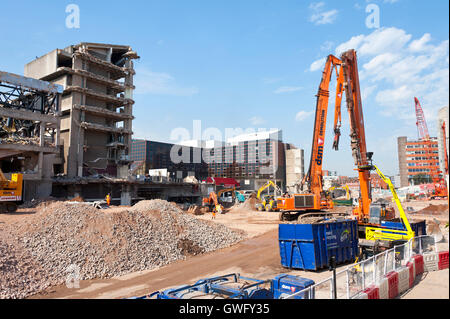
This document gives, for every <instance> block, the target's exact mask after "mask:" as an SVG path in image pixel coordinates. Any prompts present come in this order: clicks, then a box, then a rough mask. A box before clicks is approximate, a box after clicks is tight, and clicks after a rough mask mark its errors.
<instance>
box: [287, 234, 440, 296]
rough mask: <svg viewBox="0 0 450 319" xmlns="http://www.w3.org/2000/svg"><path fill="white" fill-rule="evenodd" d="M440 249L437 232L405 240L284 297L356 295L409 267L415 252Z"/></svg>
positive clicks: (424, 252)
mask: <svg viewBox="0 0 450 319" xmlns="http://www.w3.org/2000/svg"><path fill="white" fill-rule="evenodd" d="M438 252H439V250H438V246H437V244H436V241H435V238H434V237H433V236H428V235H424V236H418V237H414V238H412V239H411V240H409V241H408V242H407V243H405V244H402V245H398V246H395V247H393V248H391V249H389V250H386V251H384V252H382V253H379V254H377V255H374V256H372V257H370V258H368V259H365V260H362V261H360V262H358V263H354V264H352V265H350V266H347V267H346V268H345V269H343V270H340V271H336V273H335V274H334V272H333V275H332V276H331V277H330V278H328V279H325V280H322V281H321V282H319V283H316V284H314V285H312V286H309V287H307V288H305V289H303V290H301V291H298V292H296V293H294V294H292V295H289V296H286V297H284V298H283V299H293V298H295V297H297V296H300V295H301V296H303V298H308V299H352V298H354V297H355V296H357V295H358V294H360V293H361V292H362V291H363V290H365V289H366V288H369V287H370V286H371V285H380V284H383V283H382V282H383V280H385V276H386V275H387V274H389V273H390V272H392V271H397V270H398V269H401V268H402V267H406V266H407V264H408V262H410V260H411V257H412V256H414V255H419V254H427V253H438ZM334 282H336V284H334ZM380 293H381V292H380Z"/></svg>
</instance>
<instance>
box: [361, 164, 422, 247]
mask: <svg viewBox="0 0 450 319" xmlns="http://www.w3.org/2000/svg"><path fill="white" fill-rule="evenodd" d="M373 168H374V169H375V171H376V172H377V174H378V175H379V176H380V178H381V179H382V180H383V182H385V183H386V184H387V185H388V186H389V190H390V191H391V193H392V196H393V200H394V202H395V203H396V204H397V208H398V211H399V214H400V219H401V221H402V222H403V225H404V227H405V230H396V229H390V228H382V227H366V239H367V240H388V241H396V240H405V241H408V240H410V239H411V238H414V231H413V230H412V228H411V225H410V224H409V221H408V218H407V217H406V214H405V211H404V210H403V207H402V204H401V203H400V199H399V198H398V195H397V192H396V190H395V187H394V185H393V184H392V182H391V180H390V178H388V177H386V176H384V174H383V173H382V172H381V171H380V169H379V168H378V167H377V166H376V165H373ZM387 210H388V208H386V207H385V206H384V205H382V204H377V203H371V205H370V215H371V216H374V215H377V216H378V215H380V216H386V215H387Z"/></svg>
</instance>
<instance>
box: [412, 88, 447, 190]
mask: <svg viewBox="0 0 450 319" xmlns="http://www.w3.org/2000/svg"><path fill="white" fill-rule="evenodd" d="M414 103H415V110H416V120H417V121H416V125H417V131H418V135H419V140H420V141H422V142H423V143H424V144H425V149H426V150H425V155H427V156H426V157H427V163H428V164H429V166H428V173H429V174H428V175H429V176H430V178H431V181H432V183H433V185H434V190H433V191H432V192H429V193H428V194H427V198H428V199H442V198H448V190H447V183H446V182H445V180H444V178H443V177H442V172H441V171H439V170H438V169H437V168H436V165H434V163H435V162H436V160H435V159H434V157H435V154H433V152H432V150H431V147H432V144H433V141H432V140H431V138H430V134H429V132H428V126H427V122H426V120H425V115H424V112H423V109H422V106H421V105H420V102H419V100H418V99H417V97H414ZM441 129H443V130H444V145H445V148H446V147H447V143H446V136H445V135H446V134H445V122H443V126H442V127H441ZM445 148H444V149H445ZM445 156H447V151H446V150H445ZM447 165H448V164H447ZM446 170H447V172H448V166H447V168H446Z"/></svg>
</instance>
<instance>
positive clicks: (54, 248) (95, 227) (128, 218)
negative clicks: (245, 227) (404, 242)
mask: <svg viewBox="0 0 450 319" xmlns="http://www.w3.org/2000/svg"><path fill="white" fill-rule="evenodd" d="M8 226H10V227H8V229H5V228H4V229H2V232H3V231H5V232H6V233H7V234H9V235H5V234H1V235H2V236H1V237H0V238H2V239H3V238H10V239H11V240H9V243H4V242H1V241H0V245H1V246H0V254H1V255H2V256H0V258H1V259H0V261H1V262H0V286H1V293H0V298H24V297H26V296H29V295H32V294H35V293H38V292H40V291H42V290H44V289H46V288H48V287H49V286H53V285H59V284H63V283H64V282H65V280H66V276H67V269H68V267H79V270H80V280H86V279H93V278H110V277H114V276H120V275H124V274H127V273H130V272H135V271H142V270H146V269H154V268H157V267H161V266H164V265H167V264H169V263H171V262H173V261H176V260H179V259H184V258H186V256H189V255H197V254H200V253H203V252H209V251H213V250H216V249H220V248H224V247H228V246H230V245H233V244H235V243H237V242H239V241H241V240H242V239H244V235H243V234H240V233H238V232H236V231H233V230H231V229H229V228H227V227H226V226H224V225H222V224H216V223H212V222H209V221H205V220H200V219H197V218H195V217H193V216H192V215H190V214H187V213H185V212H183V211H182V210H181V209H179V208H178V207H177V206H176V205H174V204H171V203H168V202H167V201H164V200H145V201H141V202H138V203H137V204H136V205H134V206H133V207H131V208H124V209H123V210H121V209H118V208H117V207H116V208H114V209H113V210H111V211H109V212H108V209H106V210H98V209H96V208H94V207H93V206H92V205H89V204H88V203H82V202H54V203H52V204H50V205H48V206H43V207H42V209H37V210H36V214H34V215H33V216H31V217H30V218H27V219H24V220H21V221H20V222H18V223H16V224H11V225H8ZM16 250H17V251H23V254H24V256H27V257H26V258H22V257H17V258H15V257H14V256H15V254H14V253H13V252H14V251H16ZM4 252H7V253H4ZM4 255H7V256H8V257H5V256H4ZM19 260H20V262H19ZM22 260H23V262H24V263H26V264H28V265H32V264H36V265H39V267H31V266H30V267H28V268H27V267H23V266H22V265H21V262H22ZM73 265H74V266H73ZM42 269H44V270H45V271H43V270H42ZM5 272H6V273H8V275H6V274H5Z"/></svg>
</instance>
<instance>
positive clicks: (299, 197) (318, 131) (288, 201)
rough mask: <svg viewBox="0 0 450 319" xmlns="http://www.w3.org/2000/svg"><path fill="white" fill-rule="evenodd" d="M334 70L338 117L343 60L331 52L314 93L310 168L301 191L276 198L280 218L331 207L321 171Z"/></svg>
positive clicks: (331, 203) (337, 116) (302, 182)
mask: <svg viewBox="0 0 450 319" xmlns="http://www.w3.org/2000/svg"><path fill="white" fill-rule="evenodd" d="M338 68H339V69H338ZM333 70H336V75H337V80H338V84H337V88H336V108H335V117H336V118H340V110H339V109H338V108H337V106H340V103H341V100H342V93H343V88H344V87H343V84H344V83H343V73H342V70H343V68H342V61H341V60H340V59H338V58H337V57H335V56H333V55H329V56H328V58H327V60H326V63H325V69H324V71H323V75H322V80H321V82H320V86H319V91H318V93H317V102H316V113H315V121H314V133H313V139H312V147H311V158H310V162H309V170H308V173H307V174H306V175H305V177H304V178H303V180H302V181H301V184H300V186H301V189H302V193H300V194H293V195H286V196H282V197H280V198H278V200H277V207H278V209H279V210H280V211H281V214H280V219H281V220H284V219H288V218H289V219H290V218H291V217H288V216H289V215H290V214H291V213H294V214H293V215H294V216H295V217H298V215H299V214H300V213H302V212H310V211H321V210H324V209H325V210H326V209H332V208H333V206H334V204H333V201H332V200H331V198H330V197H329V196H327V194H326V192H324V191H323V174H322V163H323V157H324V146H325V131H326V122H327V112H328V100H329V95H330V94H329V87H330V81H331V76H332V73H333ZM337 112H339V114H337Z"/></svg>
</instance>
